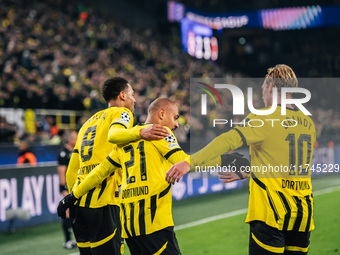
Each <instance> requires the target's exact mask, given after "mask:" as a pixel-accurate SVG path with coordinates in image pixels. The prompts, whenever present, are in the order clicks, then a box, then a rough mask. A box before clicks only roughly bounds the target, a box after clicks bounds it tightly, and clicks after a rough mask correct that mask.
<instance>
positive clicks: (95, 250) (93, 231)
mask: <svg viewBox="0 0 340 255" xmlns="http://www.w3.org/2000/svg"><path fill="white" fill-rule="evenodd" d="M119 210H120V208H119V206H116V205H107V206H104V207H101V208H84V207H78V206H74V207H71V208H70V218H71V222H72V228H73V232H74V236H75V238H76V241H77V245H78V248H79V251H80V254H81V255H97V254H98V255H106V254H110V255H113V254H114V255H116V254H122V250H124V247H122V238H121V224H120V218H119Z"/></svg>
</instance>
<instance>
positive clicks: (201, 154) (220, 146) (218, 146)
mask: <svg viewBox="0 0 340 255" xmlns="http://www.w3.org/2000/svg"><path fill="white" fill-rule="evenodd" d="M242 145H243V140H242V137H241V136H240V134H239V133H238V131H236V130H234V129H232V130H230V131H228V132H226V133H223V134H221V135H219V136H218V137H216V138H215V139H214V140H212V141H211V142H210V143H209V144H208V145H207V146H205V147H204V148H203V149H201V150H199V151H198V152H196V153H194V154H193V155H191V156H190V165H191V168H193V167H195V166H197V165H204V164H205V163H207V162H208V161H209V160H212V159H214V158H216V157H219V156H221V155H223V154H224V153H227V152H228V151H231V150H235V149H237V148H239V147H241V146H242Z"/></svg>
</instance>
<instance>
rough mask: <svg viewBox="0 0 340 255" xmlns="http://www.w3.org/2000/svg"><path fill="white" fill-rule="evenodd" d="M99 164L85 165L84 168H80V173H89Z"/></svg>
mask: <svg viewBox="0 0 340 255" xmlns="http://www.w3.org/2000/svg"><path fill="white" fill-rule="evenodd" d="M98 165H99V164H92V165H89V166H83V167H82V168H80V169H79V171H78V175H83V174H89V173H90V172H91V171H92V170H93V168H95V167H96V166H98Z"/></svg>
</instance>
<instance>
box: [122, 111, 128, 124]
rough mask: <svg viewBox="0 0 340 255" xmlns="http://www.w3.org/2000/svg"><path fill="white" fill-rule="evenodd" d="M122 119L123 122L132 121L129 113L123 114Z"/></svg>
mask: <svg viewBox="0 0 340 255" xmlns="http://www.w3.org/2000/svg"><path fill="white" fill-rule="evenodd" d="M120 117H121V118H122V120H124V121H126V122H129V121H130V115H129V114H128V113H127V112H122V114H121V115H120Z"/></svg>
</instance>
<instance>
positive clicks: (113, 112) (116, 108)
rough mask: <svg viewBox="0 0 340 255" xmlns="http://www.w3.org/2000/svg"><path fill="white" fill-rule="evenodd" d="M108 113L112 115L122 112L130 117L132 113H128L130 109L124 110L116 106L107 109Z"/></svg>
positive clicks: (124, 108)
mask: <svg viewBox="0 0 340 255" xmlns="http://www.w3.org/2000/svg"><path fill="white" fill-rule="evenodd" d="M106 110H107V111H108V112H110V113H112V114H120V113H123V112H126V113H128V114H129V115H131V116H132V112H131V111H130V109H128V108H126V107H117V106H111V107H109V108H107V109H106Z"/></svg>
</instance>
